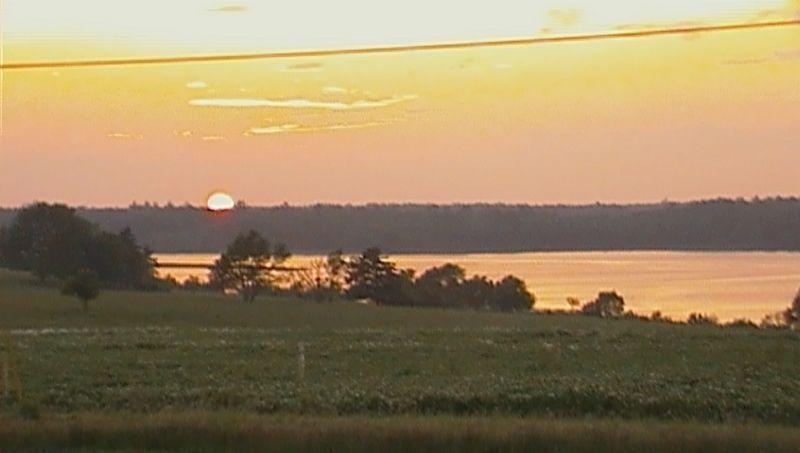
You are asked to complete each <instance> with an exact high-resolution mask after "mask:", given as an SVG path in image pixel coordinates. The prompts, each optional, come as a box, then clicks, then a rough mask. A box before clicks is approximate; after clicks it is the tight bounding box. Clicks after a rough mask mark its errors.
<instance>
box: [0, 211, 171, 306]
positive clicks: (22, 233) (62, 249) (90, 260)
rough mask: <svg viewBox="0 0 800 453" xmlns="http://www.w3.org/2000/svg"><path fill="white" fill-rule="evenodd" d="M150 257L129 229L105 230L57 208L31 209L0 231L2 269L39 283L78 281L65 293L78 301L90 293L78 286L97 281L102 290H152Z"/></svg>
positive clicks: (153, 286) (0, 262)
mask: <svg viewBox="0 0 800 453" xmlns="http://www.w3.org/2000/svg"><path fill="white" fill-rule="evenodd" d="M150 255H151V252H150V250H148V249H147V248H145V247H142V246H140V245H139V244H138V243H137V241H136V238H135V237H134V235H133V233H132V232H131V230H130V229H128V228H124V229H122V230H121V231H120V232H119V233H110V232H107V231H104V230H102V229H101V228H100V227H99V226H97V225H95V224H93V223H91V222H89V221H88V220H86V219H83V218H81V217H80V216H78V214H77V213H76V211H75V209H72V208H70V207H67V206H65V205H60V204H46V203H36V204H33V205H31V206H28V207H26V208H24V209H21V210H19V211H18V212H17V213H16V215H15V217H14V218H13V219H12V220H11V221H10V222H9V223H8V224H7V225H5V226H3V227H2V228H0V266H2V267H6V268H9V269H15V270H22V271H29V272H31V273H33V274H34V275H35V276H37V277H38V278H39V279H40V280H42V281H45V280H48V279H58V280H70V279H74V278H75V277H78V278H77V279H75V280H74V281H73V283H75V285H73V286H72V287H70V289H69V291H67V292H68V293H70V294H77V295H78V296H79V297H81V298H82V299H83V296H91V295H92V294H91V293H92V291H88V290H87V291H85V292H84V288H79V287H83V286H86V285H90V286H91V282H92V281H95V280H96V282H97V284H101V285H104V286H106V287H113V288H121V289H139V290H152V289H156V288H157V287H158V283H159V282H158V279H157V278H156V277H155V269H154V262H153V259H152V258H151V256H150ZM94 297H96V295H94ZM91 298H93V297H87V298H86V299H87V300H88V299H91Z"/></svg>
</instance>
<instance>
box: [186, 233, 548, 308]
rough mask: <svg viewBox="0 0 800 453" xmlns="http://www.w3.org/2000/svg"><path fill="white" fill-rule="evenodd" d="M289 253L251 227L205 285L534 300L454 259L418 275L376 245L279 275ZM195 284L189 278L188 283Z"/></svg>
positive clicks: (426, 299) (330, 295)
mask: <svg viewBox="0 0 800 453" xmlns="http://www.w3.org/2000/svg"><path fill="white" fill-rule="evenodd" d="M289 256H290V254H289V252H288V250H287V249H286V247H285V246H284V245H282V244H277V245H275V246H271V245H270V242H269V241H268V240H266V239H264V238H263V237H262V236H261V235H260V234H259V233H257V232H255V231H250V232H248V233H246V234H240V235H238V236H237V237H236V238H235V239H234V240H233V242H231V244H230V245H229V246H228V247H227V249H226V250H225V252H223V253H222V255H221V256H220V257H219V259H217V260H216V262H215V263H214V266H213V268H212V270H211V277H210V279H209V282H208V286H209V287H210V288H213V289H217V290H222V291H233V292H237V293H238V294H240V295H241V296H242V298H243V299H244V300H247V301H252V300H254V299H255V297H256V295H258V294H259V293H262V292H269V291H272V292H275V291H279V290H280V289H281V288H283V289H284V290H286V291H288V292H289V293H291V294H294V295H297V296H301V297H310V298H314V299H316V300H332V299H341V298H349V299H360V300H369V301H372V302H374V303H376V304H378V305H395V306H415V307H437V308H465V309H473V310H494V311H526V312H528V311H531V310H532V309H533V306H534V304H535V302H536V298H535V297H534V295H533V294H531V293H530V292H529V291H528V289H527V287H526V285H525V282H523V281H522V280H520V279H519V278H517V277H514V276H507V277H505V278H504V279H502V280H500V281H493V280H490V279H488V278H486V277H482V276H474V277H470V278H467V276H466V272H465V270H464V269H463V268H462V267H460V266H457V265H455V264H445V265H443V266H439V267H434V268H431V269H428V270H427V271H425V272H423V273H422V274H420V275H419V276H416V275H415V273H414V271H413V270H411V269H399V268H398V267H397V266H396V264H395V263H393V262H391V261H388V260H387V259H386V257H385V256H384V255H383V254H382V253H381V251H380V250H379V249H377V248H374V247H372V248H368V249H366V250H365V251H364V252H363V253H361V254H360V255H356V256H353V257H345V256H343V254H342V252H341V251H336V252H333V253H330V254H329V255H328V256H327V258H326V259H324V260H317V261H315V262H314V263H312V265H311V266H310V267H309V268H307V269H301V270H297V271H294V272H292V273H289V274H282V273H281V272H280V269H279V267H280V265H281V264H283V263H284V262H285V261H286V259H287V258H288V257H289ZM276 271H277V272H276ZM281 275H283V276H284V279H283V280H281ZM197 284H198V282H197V281H195V280H193V281H191V282H190V286H191V287H192V288H196V287H197ZM281 284H282V285H283V286H282V287H281Z"/></svg>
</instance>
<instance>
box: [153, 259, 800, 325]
mask: <svg viewBox="0 0 800 453" xmlns="http://www.w3.org/2000/svg"><path fill="white" fill-rule="evenodd" d="M155 257H156V259H158V260H159V261H161V262H170V263H211V262H213V261H214V260H215V259H216V257H217V255H209V254H156V255H155ZM316 258H319V257H318V256H310V255H301V256H295V257H293V258H292V259H291V261H290V264H291V265H298V266H302V265H304V264H307V263H308V262H309V261H310V260H312V259H316ZM390 259H391V260H392V261H395V262H397V264H398V265H399V266H401V267H407V268H412V269H415V270H417V271H418V272H420V271H423V270H425V269H427V268H430V267H433V266H437V265H441V264H443V263H448V262H450V263H456V264H459V265H461V266H463V267H464V268H465V269H466V270H467V273H468V274H469V275H472V274H481V275H486V276H488V277H490V278H500V277H503V276H504V275H508V274H513V275H516V276H518V277H520V278H522V279H524V280H525V281H526V282H527V284H528V288H529V289H530V290H531V291H532V292H533V293H535V294H536V297H537V304H536V306H537V308H558V309H566V308H568V305H567V302H566V299H567V297H577V298H578V299H580V300H581V301H586V300H590V299H592V298H594V297H595V296H596V295H597V293H598V292H599V291H604V290H616V291H618V292H619V293H620V294H622V295H623V296H624V297H625V301H626V304H627V306H628V307H629V308H631V309H633V310H634V311H636V312H638V313H642V314H650V313H651V312H653V311H656V310H660V311H661V312H662V313H664V314H665V315H667V316H671V317H674V318H685V317H686V316H687V315H688V314H689V313H691V312H701V313H708V314H715V315H717V316H718V317H719V318H720V320H731V319H735V318H749V319H753V320H755V321H758V320H760V319H762V318H763V317H764V316H765V315H767V314H771V313H775V312H777V311H781V310H784V309H785V308H786V307H788V306H789V304H790V303H791V301H792V299H793V297H794V295H795V294H796V293H797V291H798V288H800V253H783V252H722V253H717V252H661V251H653V252H648V251H642V252H557V253H551V252H547V253H503V254H453V255H392V256H391V257H390ZM160 273H161V274H162V275H166V274H171V275H173V276H174V277H176V278H177V279H178V280H183V279H185V278H187V277H188V276H190V275H197V276H200V277H203V278H205V277H206V276H207V274H208V273H207V271H205V270H203V269H180V268H176V269H163V270H161V271H160Z"/></svg>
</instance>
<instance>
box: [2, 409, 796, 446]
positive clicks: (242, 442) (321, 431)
mask: <svg viewBox="0 0 800 453" xmlns="http://www.w3.org/2000/svg"><path fill="white" fill-rule="evenodd" d="M798 445H800V430H797V429H791V428H783V427H769V426H761V425H704V424H700V423H674V422H673V423H664V422H660V423H655V422H651V421H635V422H634V421H621V420H614V419H606V420H596V419H586V420H567V419H520V418H505V417H480V418H469V419H463V418H454V417H388V418H359V417H338V418H325V417H296V416H289V417H281V416H258V415H252V414H238V413H213V414H211V413H161V414H156V415H150V416H146V415H134V414H116V415H98V414H76V415H72V416H69V417H52V418H49V417H48V418H44V419H42V420H39V421H36V422H29V421H21V420H8V419H5V420H4V419H2V418H0V450H23V449H24V450H30V451H35V450H43V449H47V450H79V451H84V450H86V451H89V450H91V451H97V450H129V451H141V450H159V451H198V452H203V451H209V452H210V451H234V450H235V451H259V452H262V451H264V452H271V451H274V452H294V451H309V452H310V451H336V452H375V451H381V452H395V451H397V452H407V451H414V452H442V451H460V452H478V451H519V452H528V451H537V452H556V451H573V452H642V451H648V452H651V453H655V452H670V453H672V452H678V451H680V452H703V453H709V452H730V451H737V452H760V451H770V452H794V451H797V446H798Z"/></svg>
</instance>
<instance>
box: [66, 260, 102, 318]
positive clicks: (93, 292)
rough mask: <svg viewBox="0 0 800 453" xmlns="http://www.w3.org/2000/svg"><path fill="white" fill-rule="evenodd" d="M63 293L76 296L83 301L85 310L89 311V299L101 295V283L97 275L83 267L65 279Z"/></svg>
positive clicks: (82, 304)
mask: <svg viewBox="0 0 800 453" xmlns="http://www.w3.org/2000/svg"><path fill="white" fill-rule="evenodd" d="M61 294H63V295H65V296H75V297H77V298H78V300H80V301H81V306H82V308H83V311H85V312H86V311H89V301H90V300H93V299H95V298H97V296H99V295H100V284H99V282H98V281H97V275H96V274H95V273H94V272H92V271H90V270H88V269H81V270H79V271H78V272H77V273H76V274H75V275H73V276H72V277H69V278H68V279H66V280H65V281H64V286H63V287H62V288H61Z"/></svg>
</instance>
